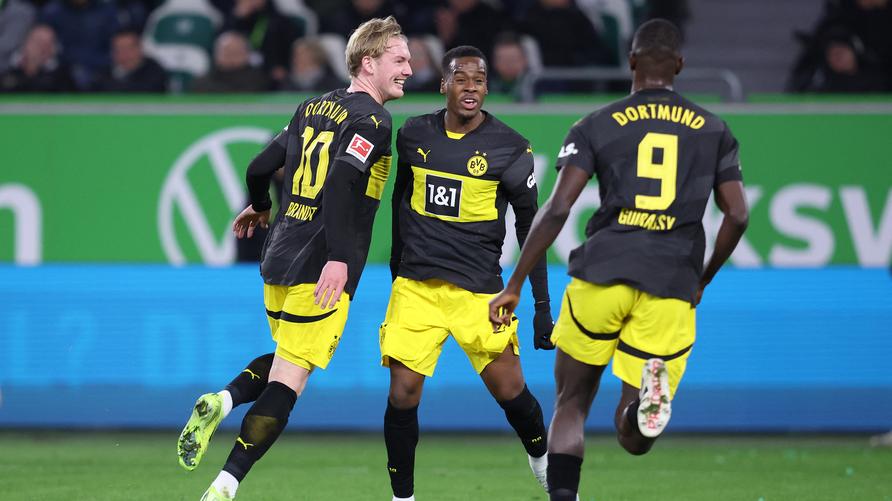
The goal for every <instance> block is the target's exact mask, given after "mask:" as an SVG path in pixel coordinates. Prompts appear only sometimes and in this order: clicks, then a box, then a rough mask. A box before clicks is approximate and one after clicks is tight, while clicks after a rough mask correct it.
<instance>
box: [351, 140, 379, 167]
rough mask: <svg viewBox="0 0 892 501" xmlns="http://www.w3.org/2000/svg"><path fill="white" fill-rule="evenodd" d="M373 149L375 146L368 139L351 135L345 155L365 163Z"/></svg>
mask: <svg viewBox="0 0 892 501" xmlns="http://www.w3.org/2000/svg"><path fill="white" fill-rule="evenodd" d="M374 147H375V145H374V144H372V142H371V141H369V140H368V139H366V138H364V137H362V136H360V135H359V134H353V139H351V140H350V146H348V147H347V153H349V154H351V155H353V156H354V157H356V158H358V159H359V160H360V161H362V162H365V161H366V160H368V158H369V155H371V154H372V149H373V148H374Z"/></svg>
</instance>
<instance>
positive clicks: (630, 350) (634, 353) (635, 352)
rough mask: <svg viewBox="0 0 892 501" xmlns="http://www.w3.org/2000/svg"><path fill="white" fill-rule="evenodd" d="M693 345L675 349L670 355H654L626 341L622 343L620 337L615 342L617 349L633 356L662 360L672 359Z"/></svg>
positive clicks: (689, 349)
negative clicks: (678, 349)
mask: <svg viewBox="0 0 892 501" xmlns="http://www.w3.org/2000/svg"><path fill="white" fill-rule="evenodd" d="M693 347H694V345H693V344H691V345H688V347H687V348H685V349H683V350H681V351H677V352H675V353H673V354H671V355H654V354H653V353H648V352H646V351H642V350H639V349H638V348H633V347H631V346H629V345H627V344H626V343H624V342H623V340H622V339H620V340H619V343H617V345H616V349H617V350H619V351H621V352H623V353H625V354H627V355H632V356H633V357H637V358H641V359H644V360H647V359H649V358H659V359H662V360H663V361H664V362H668V361H670V360H674V359H676V358H678V357H680V356H682V355H684V354H685V353H687V352H689V351H691V348H693Z"/></svg>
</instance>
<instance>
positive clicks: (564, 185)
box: [489, 164, 589, 326]
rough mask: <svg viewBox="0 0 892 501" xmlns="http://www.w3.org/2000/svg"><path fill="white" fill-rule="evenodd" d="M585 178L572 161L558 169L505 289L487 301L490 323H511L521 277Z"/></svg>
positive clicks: (540, 254)
mask: <svg viewBox="0 0 892 501" xmlns="http://www.w3.org/2000/svg"><path fill="white" fill-rule="evenodd" d="M588 179H589V175H588V173H587V172H586V171H584V170H583V169H581V168H579V167H576V166H575V165H572V164H570V165H567V166H565V167H564V168H562V169H561V171H560V173H559V174H558V178H557V183H556V184H555V186H554V191H553V192H552V193H551V197H549V199H548V201H547V202H545V205H543V206H542V208H541V209H539V211H538V212H537V213H536V217H535V218H534V219H533V225H532V227H531V228H530V233H529V235H527V238H526V242H524V245H523V248H521V250H520V258H519V259H518V261H517V266H516V267H515V268H514V273H512V274H511V278H510V279H508V283H507V284H506V285H505V290H503V291H502V292H500V293H499V294H498V295H497V296H496V297H495V298H493V300H492V301H490V303H489V320H490V321H491V322H492V323H493V326H496V325H498V324H502V325H510V324H511V315H512V314H513V313H514V310H515V309H516V308H517V303H518V302H519V300H520V288H521V286H522V285H523V281H524V280H525V279H526V277H527V275H529V274H530V271H531V270H532V269H533V266H535V265H536V263H537V262H539V260H541V259H542V258H543V257H544V256H545V251H546V250H548V247H549V246H551V243H552V242H554V239H555V238H557V236H558V233H560V232H561V228H563V227H564V223H565V222H566V221H567V217H568V216H569V215H570V208H571V207H573V204H574V203H575V202H576V199H577V198H579V194H580V193H582V189H583V188H585V184H586V183H587V182H588Z"/></svg>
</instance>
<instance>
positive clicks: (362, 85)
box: [347, 75, 384, 105]
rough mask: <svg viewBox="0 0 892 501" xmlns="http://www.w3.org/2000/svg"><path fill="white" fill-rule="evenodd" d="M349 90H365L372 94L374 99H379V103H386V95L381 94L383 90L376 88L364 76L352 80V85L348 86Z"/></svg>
mask: <svg viewBox="0 0 892 501" xmlns="http://www.w3.org/2000/svg"><path fill="white" fill-rule="evenodd" d="M347 92H365V93H366V94H368V95H370V96H372V99H374V100H375V101H377V102H378V104H381V105H383V104H384V96H382V95H381V92H380V91H379V90H378V89H377V88H375V86H374V85H372V84H371V83H369V82H368V81H367V80H365V79H364V78H362V76H361V75H360V76H357V77H355V78H352V79H351V80H350V87H347Z"/></svg>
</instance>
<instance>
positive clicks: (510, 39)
mask: <svg viewBox="0 0 892 501" xmlns="http://www.w3.org/2000/svg"><path fill="white" fill-rule="evenodd" d="M528 69H529V63H528V61H527V55H526V52H524V50H523V46H521V45H520V38H519V37H518V36H517V35H516V34H514V33H511V32H505V33H502V34H501V35H499V37H498V38H496V45H495V47H494V48H493V53H492V70H493V71H491V72H490V74H489V85H488V87H489V91H490V92H499V93H503V94H510V95H512V96H514V97H515V98H519V97H520V90H521V88H520V83H521V82H522V81H523V77H524V75H526V74H527V70H528Z"/></svg>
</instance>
